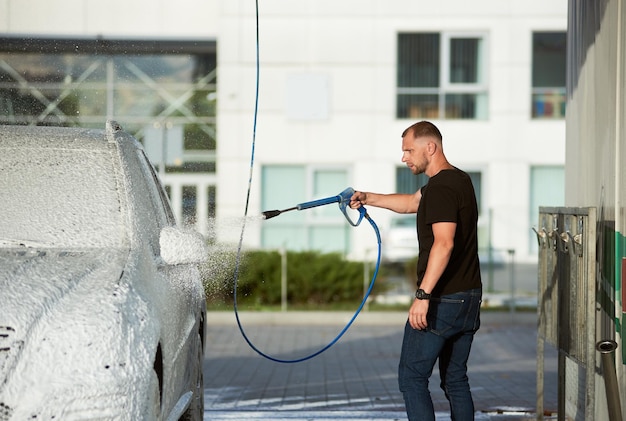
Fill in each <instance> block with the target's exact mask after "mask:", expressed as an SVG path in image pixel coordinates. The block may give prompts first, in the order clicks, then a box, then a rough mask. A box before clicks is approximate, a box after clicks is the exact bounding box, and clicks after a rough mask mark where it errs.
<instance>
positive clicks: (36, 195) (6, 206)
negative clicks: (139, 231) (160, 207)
mask: <svg viewBox="0 0 626 421" xmlns="http://www.w3.org/2000/svg"><path fill="white" fill-rule="evenodd" d="M114 159H115V158H114V154H113V152H112V150H111V149H93V150H92V149H89V150H83V149H69V148H68V149H56V148H51V147H45V148H37V147H32V148H27V147H13V148H3V149H1V150H0V200H1V201H2V218H0V240H2V241H0V246H2V245H5V246H6V245H11V244H16V243H15V242H17V244H19V242H20V241H23V242H25V243H27V242H33V243H37V244H41V245H48V246H52V247H69V248H83V247H120V246H123V245H124V244H125V243H126V241H127V235H126V228H125V224H124V219H123V208H124V203H123V201H122V197H121V195H120V192H119V191H118V183H117V180H116V172H115V171H114V170H113V160H114Z"/></svg>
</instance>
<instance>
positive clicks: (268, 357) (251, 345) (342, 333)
mask: <svg viewBox="0 0 626 421" xmlns="http://www.w3.org/2000/svg"><path fill="white" fill-rule="evenodd" d="M365 218H366V219H367V220H368V221H369V223H370V224H371V225H372V227H373V228H374V231H375V232H376V238H377V240H378V257H377V258H376V269H375V270H374V274H373V275H372V280H371V281H370V284H369V287H368V289H367V292H366V293H365V296H364V297H363V300H362V301H361V304H360V305H359V308H357V310H356V311H355V312H354V315H353V316H352V318H351V319H350V321H349V322H348V323H347V324H346V325H345V326H344V328H343V329H342V330H341V332H339V333H338V334H337V336H335V338H334V339H333V340H332V341H330V342H329V343H328V344H327V345H326V346H324V347H323V348H321V349H319V350H318V351H316V352H314V353H312V354H310V355H307V356H305V357H302V358H296V359H293V360H285V359H281V358H276V357H272V356H271V355H268V354H266V353H264V352H263V351H261V350H260V349H259V348H257V347H256V346H255V345H254V344H253V343H252V341H251V340H250V338H248V335H246V332H245V330H244V328H243V326H242V324H241V320H240V319H239V311H238V308H237V278H235V287H234V300H235V302H234V309H235V317H236V318H237V326H239V330H240V331H241V334H242V336H243V338H244V339H245V340H246V342H247V343H248V345H249V346H250V348H252V349H253V350H254V351H256V353H257V354H259V355H260V356H262V357H264V358H267V359H268V360H271V361H274V362H277V363H299V362H302V361H306V360H310V359H311V358H313V357H316V356H318V355H319V354H321V353H322V352H324V351H326V350H327V349H328V348H330V347H331V346H333V345H334V344H335V343H337V341H338V340H339V339H340V338H341V337H342V336H343V335H344V333H346V332H347V331H348V329H349V328H350V326H352V323H353V322H354V321H355V320H356V317H357V316H358V315H359V313H360V312H361V310H362V309H363V306H364V305H365V303H366V302H367V299H368V298H369V296H370V293H371V292H372V289H373V288H374V282H375V281H376V276H377V275H378V269H379V268H380V257H381V239H380V231H379V230H378V226H376V223H375V222H374V220H373V219H372V218H370V216H369V215H368V214H367V213H365Z"/></svg>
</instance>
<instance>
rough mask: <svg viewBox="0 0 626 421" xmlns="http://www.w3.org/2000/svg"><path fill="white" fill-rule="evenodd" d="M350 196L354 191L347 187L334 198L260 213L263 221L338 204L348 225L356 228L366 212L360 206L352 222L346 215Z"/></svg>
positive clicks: (349, 216)
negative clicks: (293, 211)
mask: <svg viewBox="0 0 626 421" xmlns="http://www.w3.org/2000/svg"><path fill="white" fill-rule="evenodd" d="M352 195H354V189H353V188H352V187H348V188H347V189H345V190H344V191H342V192H341V193H339V194H338V195H336V196H330V197H326V198H324V199H318V200H312V201H310V202H304V203H300V204H298V205H296V206H294V207H292V208H287V209H283V210H277V209H276V210H270V211H265V212H263V213H262V215H263V218H264V219H270V218H273V217H275V216H278V215H280V214H281V213H284V212H289V211H292V210H299V211H300V210H304V209H311V208H315V207H318V206H324V205H329V204H331V203H339V209H340V210H341V212H343V214H344V216H345V217H346V219H347V220H348V222H349V223H350V225H352V226H355V227H356V226H357V225H359V224H360V223H361V220H362V219H363V217H364V216H365V214H366V210H365V207H363V206H361V207H360V208H359V209H358V212H359V217H358V218H356V221H355V220H354V218H353V217H352V216H351V215H350V214H349V213H348V210H349V209H350V206H349V205H350V198H351V197H352Z"/></svg>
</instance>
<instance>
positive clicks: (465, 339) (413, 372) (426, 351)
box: [398, 288, 482, 421]
mask: <svg viewBox="0 0 626 421" xmlns="http://www.w3.org/2000/svg"><path fill="white" fill-rule="evenodd" d="M481 297H482V292H481V289H480V288H479V289H473V290H469V291H463V292H459V293H455V294H450V295H444V296H441V297H440V298H432V299H431V300H430V305H429V308H428V315H427V321H428V327H427V328H426V329H425V330H416V329H413V328H412V327H411V325H409V323H408V321H407V323H406V326H405V328H404V340H403V342H402V353H401V355H400V364H399V368H398V384H399V386H400V391H401V392H402V395H403V397H404V403H405V406H406V412H407V415H408V417H409V421H416V420H420V421H434V420H435V411H434V408H433V401H432V399H431V397H430V392H429V390H428V380H429V378H430V376H431V374H432V372H433V367H434V366H435V362H436V361H437V359H439V373H440V376H441V384H440V386H441V388H442V389H443V391H444V393H445V395H446V398H447V399H448V401H449V402H450V412H451V415H452V420H453V421H468V420H473V419H474V402H473V400H472V394H471V392H470V387H469V381H468V379H467V360H468V358H469V353H470V348H471V346H472V340H473V339H474V334H475V333H476V331H477V330H478V328H479V326H480V303H481Z"/></svg>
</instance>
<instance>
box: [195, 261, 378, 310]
mask: <svg viewBox="0 0 626 421" xmlns="http://www.w3.org/2000/svg"><path fill="white" fill-rule="evenodd" d="M286 257H287V301H288V303H289V305H290V306H294V305H295V306H300V307H307V308H308V307H313V308H315V307H318V306H332V305H333V304H343V303H359V302H361V301H362V299H363V293H364V291H363V288H364V287H363V276H364V275H363V274H364V267H363V262H355V261H349V260H346V259H345V258H343V257H342V256H341V255H340V254H338V253H326V254H324V253H320V252H314V251H305V252H287V256H286ZM213 258H215V256H214V257H213ZM230 258H231V259H232V256H230ZM221 259H222V261H224V260H228V256H222V257H221ZM231 263H233V262H231ZM235 266H236V265H235V264H234V263H233V264H232V267H233V270H232V271H231V272H230V273H229V274H227V273H226V272H225V271H224V272H223V273H221V274H218V275H221V279H219V280H216V279H212V280H210V282H205V288H206V290H207V299H208V301H209V302H211V301H213V302H215V301H216V300H217V301H218V302H221V303H228V304H231V303H232V302H233V284H234V275H235V270H234V268H235ZM281 266H282V265H281V255H280V253H279V252H277V251H248V252H245V253H244V254H243V255H242V259H241V261H240V263H239V268H238V281H237V303H238V304H242V305H248V306H251V305H252V306H278V305H280V304H281ZM373 266H374V265H373V264H372V267H371V268H370V272H369V273H370V277H371V276H372V275H373V273H374V267H373ZM214 275H215V274H214ZM229 275H230V279H229V278H228V276H229ZM369 281H370V280H369V279H368V282H369ZM215 285H219V286H220V288H214V286H215ZM212 286H213V287H212ZM386 288H387V285H386V283H385V275H384V273H381V272H379V274H378V276H377V279H376V282H375V284H374V289H373V291H372V295H376V294H380V293H382V292H384V291H385V290H386Z"/></svg>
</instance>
